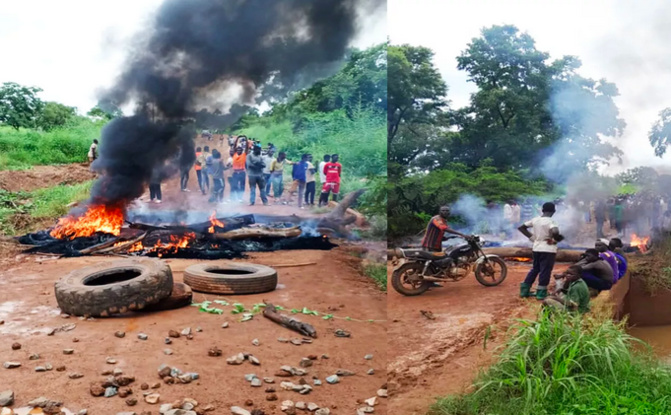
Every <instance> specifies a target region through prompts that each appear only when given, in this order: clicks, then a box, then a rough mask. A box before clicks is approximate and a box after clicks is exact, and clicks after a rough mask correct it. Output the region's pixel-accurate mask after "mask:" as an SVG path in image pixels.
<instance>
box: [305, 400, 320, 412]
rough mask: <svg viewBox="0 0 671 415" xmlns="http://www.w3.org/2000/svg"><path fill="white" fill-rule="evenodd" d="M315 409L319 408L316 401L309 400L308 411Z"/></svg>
mask: <svg viewBox="0 0 671 415" xmlns="http://www.w3.org/2000/svg"><path fill="white" fill-rule="evenodd" d="M317 409H319V405H317V404H316V403H314V402H310V403H309V404H308V411H310V412H314V411H316V410H317Z"/></svg>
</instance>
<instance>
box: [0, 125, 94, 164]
mask: <svg viewBox="0 0 671 415" xmlns="http://www.w3.org/2000/svg"><path fill="white" fill-rule="evenodd" d="M103 125H104V122H103V121H97V122H94V121H91V120H89V119H87V118H84V117H75V118H73V119H72V120H71V121H70V122H69V123H68V124H67V125H66V126H64V127H60V128H54V129H52V130H50V131H48V132H44V131H39V130H32V129H20V130H18V131H17V130H15V129H13V128H11V127H6V126H5V127H0V170H18V169H25V168H29V167H30V166H35V165H48V164H67V163H78V162H83V161H86V159H87V154H88V151H89V146H90V145H91V142H92V141H93V139H95V138H99V137H100V130H101V129H102V126H103Z"/></svg>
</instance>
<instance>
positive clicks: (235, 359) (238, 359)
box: [226, 353, 245, 365]
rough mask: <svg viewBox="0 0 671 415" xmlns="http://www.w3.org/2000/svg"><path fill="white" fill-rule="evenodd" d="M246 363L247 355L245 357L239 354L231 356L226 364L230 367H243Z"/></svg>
mask: <svg viewBox="0 0 671 415" xmlns="http://www.w3.org/2000/svg"><path fill="white" fill-rule="evenodd" d="M244 361H245V355H243V354H242V353H238V354H237V355H235V356H231V357H229V358H228V359H226V363H228V364H229V365H241V364H243V363H244Z"/></svg>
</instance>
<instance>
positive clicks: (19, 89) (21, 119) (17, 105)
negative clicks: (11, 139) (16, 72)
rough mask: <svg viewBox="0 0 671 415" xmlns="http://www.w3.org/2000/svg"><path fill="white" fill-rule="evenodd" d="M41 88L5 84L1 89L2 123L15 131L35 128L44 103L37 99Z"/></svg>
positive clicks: (0, 113) (0, 116)
mask: <svg viewBox="0 0 671 415" xmlns="http://www.w3.org/2000/svg"><path fill="white" fill-rule="evenodd" d="M41 91H42V90H41V89H40V88H36V87H32V86H22V85H19V84H17V83H15V82H5V83H3V84H2V87H0V123H2V124H7V125H9V126H11V127H14V128H15V129H17V130H18V129H19V128H21V127H23V128H32V127H35V124H36V121H37V119H38V118H39V116H40V114H41V112H42V108H43V107H44V103H43V102H42V100H40V99H39V98H38V97H37V95H36V94H37V93H39V92H41Z"/></svg>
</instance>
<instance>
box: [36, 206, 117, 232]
mask: <svg viewBox="0 0 671 415" xmlns="http://www.w3.org/2000/svg"><path fill="white" fill-rule="evenodd" d="M123 218H124V212H123V209H122V208H121V207H120V206H105V205H92V206H89V207H88V209H87V210H86V213H84V214H83V215H81V216H74V215H68V216H66V217H64V218H60V219H58V223H57V224H56V226H55V227H54V229H52V230H51V232H50V233H49V234H50V235H51V236H53V237H54V238H58V239H66V238H67V239H74V238H77V237H81V236H91V235H93V234H95V233H96V232H104V233H110V234H112V235H115V236H118V235H119V233H121V225H123Z"/></svg>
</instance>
